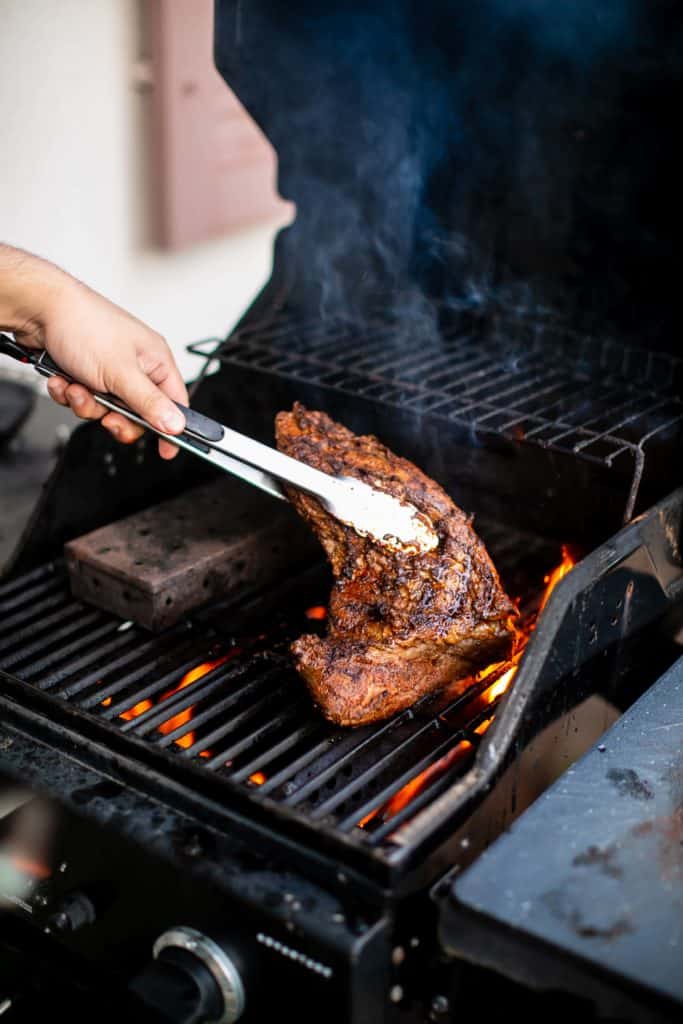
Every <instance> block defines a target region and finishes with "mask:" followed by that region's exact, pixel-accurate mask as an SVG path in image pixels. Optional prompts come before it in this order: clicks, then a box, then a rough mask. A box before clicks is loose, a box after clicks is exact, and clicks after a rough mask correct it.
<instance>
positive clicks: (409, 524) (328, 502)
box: [0, 333, 439, 551]
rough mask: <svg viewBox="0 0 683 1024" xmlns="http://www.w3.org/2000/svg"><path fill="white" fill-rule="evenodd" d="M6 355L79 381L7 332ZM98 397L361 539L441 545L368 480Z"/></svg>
mask: <svg viewBox="0 0 683 1024" xmlns="http://www.w3.org/2000/svg"><path fill="white" fill-rule="evenodd" d="M0 352H4V353H5V355H8V356H12V358H14V359H18V360H19V361H20V362H22V363H29V364H31V365H32V366H33V367H34V369H36V370H37V371H38V373H40V374H42V376H43V377H64V379H65V380H68V381H69V382H70V383H76V381H75V380H74V378H73V377H71V376H70V375H69V374H68V373H65V372H64V371H63V370H61V369H60V368H59V366H57V364H56V363H55V362H53V360H52V359H51V358H50V356H49V355H48V354H47V352H45V351H42V352H38V351H34V350H32V349H29V348H25V347H24V346H23V345H19V344H18V343H17V342H16V341H13V340H12V339H11V338H9V337H8V336H7V335H6V334H1V333H0ZM93 396H94V398H95V400H96V401H97V402H99V404H100V405H103V406H104V407H105V408H106V409H110V410H111V411H112V412H118V413H120V414H121V415H122V416H125V417H127V419H129V420H132V421H133V423H137V424H139V426H141V427H144V428H145V429H146V430H151V431H152V432H153V433H155V434H158V436H159V437H163V438H164V440H166V441H170V442H171V444H174V445H177V447H178V448H184V449H185V450H186V451H188V452H190V453H191V454H192V455H197V456H198V457H199V458H201V459H205V460H206V461H207V462H210V463H211V464H212V465H214V466H216V467H217V468H218V469H222V470H224V471H225V472H226V473H232V474H233V476H238V477H240V479H242V480H246V481H247V483H250V484H253V486H254V487H258V488H259V489H260V490H262V491H265V492H266V493H267V494H270V495H272V496H273V497H274V498H280V499H282V500H285V501H286V500H287V495H286V493H285V490H284V489H283V487H282V484H283V483H284V484H289V485H291V486H292V487H295V488H297V489H298V490H300V491H305V492H306V493H307V494H310V495H312V496H313V497H314V498H317V500H318V501H319V502H320V503H321V504H322V505H323V506H324V507H325V509H326V510H327V511H328V512H329V514H330V515H331V516H334V518H335V519H338V520H340V521H341V522H342V523H344V524H345V525H347V526H350V527H351V528H352V529H354V530H355V531H356V532H357V533H359V534H360V535H361V536H364V537H371V538H372V539H373V540H375V541H377V542H378V543H380V544H386V545H389V546H391V547H399V548H401V549H403V550H408V551H411V550H412V551H430V550H432V549H433V548H435V547H437V545H438V543H439V538H438V536H437V534H436V532H435V531H434V528H433V527H432V525H431V524H430V523H429V521H428V520H427V519H426V518H425V517H423V515H422V514H421V513H420V512H418V510H417V509H416V508H415V506H414V505H411V504H408V503H406V504H404V503H403V502H401V501H399V500H398V499H397V498H394V497H393V496H392V495H390V494H386V493H385V492H384V491H379V490H376V489H375V488H374V487H371V486H370V485H369V484H366V483H364V482H363V481H362V480H356V479H355V478H353V477H335V476H330V475H329V474H327V473H323V472H321V470H319V469H314V468H313V467H312V466H307V465H306V464H305V463H303V462H299V461H298V459H293V458H291V457H290V456H289V455H284V454H283V453H282V452H279V451H277V449H275V448H270V447H269V446H268V445H265V444H261V443H260V442H259V441H255V440H253V438H251V437H246V436H245V435H244V434H239V433H238V432H237V431H235V430H231V429H230V428H229V427H225V426H223V424H222V423H218V422H217V421H216V420H212V419H209V417H208V416H203V415H202V414H201V413H198V412H195V411H194V410H193V409H189V408H188V407H187V406H184V405H181V404H180V402H176V403H175V404H176V405H177V406H178V408H179V409H180V411H181V412H182V413H183V415H184V417H185V430H184V431H183V432H182V433H181V434H166V433H164V431H162V430H158V429H157V428H156V427H154V426H152V424H151V423H148V422H147V421H146V420H144V419H143V418H142V417H141V416H138V414H137V413H135V412H133V410H132V409H129V408H128V406H127V405H125V403H124V402H122V401H121V399H119V398H117V397H116V396H115V395H109V394H99V393H97V392H93Z"/></svg>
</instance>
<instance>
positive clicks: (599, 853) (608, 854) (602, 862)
mask: <svg viewBox="0 0 683 1024" xmlns="http://www.w3.org/2000/svg"><path fill="white" fill-rule="evenodd" d="M617 853H618V851H617V848H616V846H607V847H605V848H604V849H601V848H600V847H599V846H589V847H588V849H587V850H585V851H584V852H583V853H577V854H576V856H575V857H574V858H573V859H572V864H573V865H575V866H576V867H593V866H595V867H596V868H598V870H599V871H602V872H603V873H604V874H606V875H609V876H610V878H621V877H622V875H623V874H624V871H623V868H622V867H621V866H620V865H619V864H617V863H616V857H617Z"/></svg>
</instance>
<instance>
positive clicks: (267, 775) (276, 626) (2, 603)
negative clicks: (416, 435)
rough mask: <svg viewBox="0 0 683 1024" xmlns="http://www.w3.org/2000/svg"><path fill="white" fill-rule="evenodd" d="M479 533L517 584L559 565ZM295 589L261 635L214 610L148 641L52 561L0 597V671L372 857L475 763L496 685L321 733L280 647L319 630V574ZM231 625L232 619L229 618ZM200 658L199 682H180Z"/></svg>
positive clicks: (546, 550) (500, 534)
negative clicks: (438, 765)
mask: <svg viewBox="0 0 683 1024" xmlns="http://www.w3.org/2000/svg"><path fill="white" fill-rule="evenodd" d="M487 540H488V541H489V544H493V545H494V550H495V551H496V555H497V558H498V560H499V564H500V562H501V561H502V562H504V563H505V565H506V568H507V578H508V580H509V581H510V582H511V584H512V585H513V586H516V587H521V586H522V581H523V580H524V579H526V578H527V577H528V575H529V571H530V567H531V566H533V567H534V571H533V578H534V579H536V580H538V581H540V580H541V579H542V574H543V571H544V569H547V568H548V567H550V566H551V565H552V564H553V562H554V561H556V560H557V554H558V552H557V549H556V547H555V545H548V544H546V543H545V542H544V541H542V540H540V539H538V538H530V537H521V536H520V535H519V534H516V533H512V534H511V533H510V531H507V530H503V529H502V528H500V529H498V531H496V529H495V528H494V527H490V528H489V531H488V535H487ZM319 586H320V585H319ZM304 590H305V591H306V590H307V591H308V593H307V598H306V599H304V597H303V595H300V596H298V597H297V598H296V600H293V601H292V600H290V601H289V602H287V601H283V607H282V608H281V609H280V611H279V612H278V611H275V613H273V612H272V611H270V612H269V613H268V615H267V616H266V620H265V621H266V623H267V624H266V625H265V626H264V624H263V622H264V620H263V617H261V618H259V615H258V614H255V615H254V618H253V622H252V624H251V628H246V629H245V628H244V625H242V626H241V627H238V628H235V629H234V630H233V631H232V632H231V615H230V613H229V612H226V611H225V610H224V609H222V608H219V609H217V610H216V609H209V611H208V612H207V613H206V614H205V615H204V616H203V617H202V615H200V616H198V617H196V618H195V619H193V620H185V621H183V622H182V623H180V624H178V625H176V626H174V627H173V628H170V629H168V630H166V631H165V632H163V633H161V634H158V635H153V634H151V633H149V632H147V631H145V630H144V629H142V628H140V627H138V626H135V625H133V624H131V623H130V622H126V621H124V620H122V619H121V618H118V617H116V616H115V615H112V614H110V613H108V612H104V611H99V610H96V609H93V608H92V607H90V606H88V605H87V604H84V603H81V602H79V601H77V600H75V599H74V597H73V596H72V595H71V593H70V590H69V585H68V578H67V575H66V572H65V569H64V566H63V565H62V563H61V562H51V563H48V564H46V565H44V566H42V567H40V568H38V569H36V570H34V571H33V572H30V573H28V574H26V575H24V576H22V577H19V578H17V579H15V580H13V581H11V582H9V583H6V584H5V585H4V586H3V587H2V588H0V616H2V615H4V616H5V617H4V619H2V620H1V621H0V670H1V671H3V672H5V673H6V674H7V675H8V676H10V677H12V678H13V679H15V680H19V681H20V682H21V683H22V684H24V685H25V686H27V687H29V688H31V689H34V690H40V691H42V693H44V694H46V695H48V696H49V698H51V699H53V700H55V701H59V702H61V703H62V704H63V705H66V706H67V707H71V708H74V709H78V710H79V712H86V713H87V715H88V716H91V717H93V718H95V719H97V720H99V722H100V723H105V724H106V727H107V728H108V729H114V730H116V731H117V732H118V733H121V734H124V735H126V736H130V737H132V738H134V739H136V740H139V741H142V742H144V743H145V744H147V745H150V746H152V747H154V748H155V749H156V750H157V751H160V752H163V753H164V754H165V755H166V756H169V757H172V758H174V759H176V761H178V760H179V761H182V762H186V763H187V765H188V766H192V767H193V768H194V769H196V770H197V771H199V772H200V773H201V774H202V775H205V774H206V773H211V775H212V776H214V777H215V778H216V779H219V780H220V782H221V783H222V784H224V785H225V787H226V788H227V789H229V790H231V791H233V792H234V791H235V790H236V789H237V790H240V791H242V792H243V793H244V792H245V791H246V793H248V795H249V797H250V798H251V799H252V800H254V801H258V802H259V803H261V804H262V805H267V807H268V808H269V809H270V810H271V811H272V812H274V813H276V814H277V812H278V810H280V809H286V811H287V813H288V814H292V815H294V816H295V817H297V818H298V819H299V820H300V821H301V822H303V823H305V824H306V825H309V826H313V827H315V828H316V829H317V830H319V829H321V828H322V829H324V831H325V832H326V833H328V834H329V835H331V836H335V837H337V838H342V839H343V841H344V842H346V843H348V842H351V843H353V844H354V845H356V846H359V847H361V848H366V849H370V850H374V851H375V852H377V853H378V854H379V855H380V856H381V855H382V852H383V851H389V850H390V849H391V848H392V846H394V845H395V844H396V843H400V841H401V840H400V832H399V831H398V830H399V829H400V827H401V825H402V824H404V823H405V822H406V821H407V820H409V819H410V818H411V817H412V816H413V815H414V814H415V813H417V811H419V810H420V809H421V808H422V807H424V805H425V803H427V802H429V801H430V800H432V799H434V798H435V797H436V796H437V795H438V794H439V793H441V792H442V791H443V790H444V789H445V788H447V787H448V786H449V785H451V784H452V782H453V780H454V779H455V778H457V777H458V776H459V775H460V774H462V773H463V772H464V771H465V769H466V768H467V767H468V766H469V765H470V764H471V761H472V757H473V755H474V753H475V751H476V748H477V746H478V744H479V742H480V733H478V732H477V731H476V730H477V728H478V727H479V726H481V723H482V722H484V721H485V720H488V719H490V718H491V715H492V713H493V712H494V711H495V707H496V704H497V700H498V699H499V698H497V699H496V701H494V702H491V703H489V702H488V701H487V700H485V699H482V696H481V695H482V692H483V691H484V690H485V689H486V688H487V686H490V685H491V684H490V681H488V682H487V681H486V680H484V681H482V682H481V683H478V684H476V685H475V686H473V687H472V688H471V689H470V690H468V691H467V693H466V694H464V695H462V696H461V697H459V698H457V699H455V700H450V701H449V700H448V697H447V695H443V694H442V695H437V696H436V697H429V698H426V699H424V700H423V701H421V702H420V703H418V704H417V705H415V706H414V707H413V708H412V709H410V710H408V711H405V712H403V713H402V714H399V715H398V716H395V717H394V718H392V719H390V720H389V721H387V722H384V723H381V724H378V725H372V726H367V727H363V728H360V729H354V730H343V729H339V728H336V727H334V726H332V725H331V724H330V723H328V722H326V721H325V719H323V717H322V716H321V715H320V714H319V712H318V711H317V710H316V709H315V708H314V707H313V705H312V703H311V701H310V698H309V696H308V693H307V691H306V689H305V687H304V685H303V683H302V681H301V680H300V679H299V677H298V676H297V674H296V672H295V671H294V669H293V668H292V666H291V661H290V657H289V654H288V650H287V647H288V642H289V639H290V638H291V637H292V636H295V635H297V634H298V633H300V632H304V631H311V629H312V628H315V626H314V623H312V622H311V621H309V620H308V619H307V618H306V615H305V611H306V608H307V607H308V606H309V605H311V604H313V603H314V599H315V598H316V597H317V598H318V599H319V598H322V597H323V596H324V594H325V592H326V581H325V583H323V585H322V588H321V589H319V591H318V593H317V594H315V593H313V592H312V591H310V589H309V588H308V585H306V586H305V587H304ZM287 605H288V607H287ZM232 620H233V625H235V626H236V613H235V614H233V616H232ZM221 659H225V660H221ZM207 663H210V664H213V667H208V666H207ZM214 663H215V664H214ZM199 665H202V666H203V674H201V675H198V677H197V678H196V679H195V680H194V681H193V682H191V683H189V684H187V685H184V686H183V688H181V689H178V687H179V686H180V685H181V684H182V682H183V680H184V678H185V679H187V675H186V674H187V673H188V672H190V671H191V670H193V669H196V667H197V666H199ZM461 755H462V756H461ZM441 758H448V759H449V760H448V762H447V763H446V764H445V765H444V766H442V769H441V770H440V771H439V772H438V773H436V774H435V776H434V777H433V778H430V779H429V781H428V784H427V785H425V787H424V789H423V790H422V791H421V792H419V793H418V794H417V795H416V796H415V797H414V799H412V800H411V801H410V802H409V803H407V804H406V805H405V806H404V807H402V808H397V809H396V813H392V814H391V816H387V815H386V814H382V813H379V814H376V815H375V816H374V818H373V819H372V821H370V822H368V823H366V827H359V824H360V823H361V822H362V821H363V819H365V818H366V817H367V816H368V815H370V814H371V812H372V811H373V810H375V809H376V808H378V807H380V808H381V807H383V806H384V805H385V804H387V802H388V801H389V800H391V798H392V797H394V796H395V795H396V794H397V793H398V792H399V791H400V790H401V789H402V787H404V786H405V785H406V784H407V783H408V782H410V781H411V780H412V779H414V778H415V776H416V775H418V774H419V773H421V772H423V771H424V770H425V769H427V768H429V767H430V766H431V765H433V764H434V763H435V762H437V761H439V759H441Z"/></svg>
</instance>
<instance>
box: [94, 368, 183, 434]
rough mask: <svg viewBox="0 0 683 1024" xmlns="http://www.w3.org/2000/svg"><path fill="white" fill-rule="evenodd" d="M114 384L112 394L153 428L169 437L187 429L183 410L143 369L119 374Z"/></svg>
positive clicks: (134, 369)
mask: <svg viewBox="0 0 683 1024" xmlns="http://www.w3.org/2000/svg"><path fill="white" fill-rule="evenodd" d="M112 383H113V387H112V390H113V391H114V392H115V393H116V394H117V395H118V396H119V397H120V398H122V399H123V401H124V402H126V403H127V404H128V405H129V406H130V407H131V409H132V410H133V412H136V413H137V414H138V416H142V418H143V419H145V420H147V422H148V423H151V424H152V426H153V427H156V428H157V429H158V430H163V431H164V433H166V434H179V433H180V432H181V431H182V430H183V429H184V428H185V417H184V416H183V414H182V413H181V411H180V409H178V408H177V406H175V405H174V404H173V402H172V401H171V399H170V398H168V397H167V395H165V394H164V393H163V391H162V390H161V389H160V388H159V387H157V385H156V384H153V383H152V381H151V380H150V379H149V377H148V376H147V374H145V373H143V372H142V370H141V369H139V367H137V366H136V367H134V368H133V367H131V369H130V371H129V372H126V373H125V374H117V375H116V376H115V378H114V380H113V382H112Z"/></svg>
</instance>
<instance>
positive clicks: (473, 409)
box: [190, 315, 683, 518]
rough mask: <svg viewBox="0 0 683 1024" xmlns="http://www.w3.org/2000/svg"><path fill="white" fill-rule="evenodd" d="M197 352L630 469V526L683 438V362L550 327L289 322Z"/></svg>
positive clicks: (283, 319)
mask: <svg viewBox="0 0 683 1024" xmlns="http://www.w3.org/2000/svg"><path fill="white" fill-rule="evenodd" d="M190 351H192V352H193V353H195V354H198V355H202V356H205V357H209V356H211V357H214V358H215V357H218V358H219V359H220V360H221V361H223V362H225V363H227V364H231V365H233V366H241V367H245V368H247V369H254V370H258V371H261V372H264V373H268V374H274V375H278V376H280V377H284V378H288V379H290V380H294V381H296V382H299V383H301V384H307V385H311V384H312V385H316V386H322V387H324V388H329V389H333V390H335V391H338V392H341V393H343V394H347V395H349V396H353V397H354V398H355V397H360V398H366V399H369V400H371V401H373V402H376V403H381V404H384V405H386V406H389V407H393V408H394V409H400V410H402V411H407V412H409V413H410V414H413V415H417V416H423V415H428V416H429V417H430V418H434V419H436V420H437V421H439V420H440V421H446V422H448V423H450V424H458V425H460V426H461V427H465V428H467V429H468V430H469V431H470V432H471V433H472V435H473V436H474V437H475V438H480V439H481V440H485V438H486V435H498V436H503V437H506V438H509V439H511V440H515V441H520V440H523V441H524V442H528V443H531V444H533V445H537V446H541V447H543V448H546V449H551V450H555V451H559V452H563V453H566V454H569V455H572V456H575V457H579V458H580V459H582V460H587V461H589V462H592V463H594V464H595V463H598V464H600V465H602V466H606V467H608V468H611V467H612V466H619V467H620V468H621V469H622V472H627V473H628V474H629V475H630V476H631V478H632V483H631V487H630V492H629V495H628V500H627V508H626V518H629V517H630V514H631V513H632V511H633V506H634V504H635V498H636V494H637V490H638V485H639V483H640V480H641V477H642V473H643V468H644V464H645V456H646V451H647V448H648V447H649V446H650V445H651V444H652V443H654V442H656V441H665V442H666V443H667V444H668V443H669V442H670V441H671V440H672V439H673V438H676V437H678V436H680V435H681V433H683V402H682V401H681V397H680V390H681V383H683V359H678V358H675V357H672V356H670V355H667V354H665V353H657V352H652V351H647V350H645V349H640V348H636V347H628V346H624V345H622V344H621V343H618V342H616V341H612V340H597V339H595V338H593V337H589V336H585V335H584V336H579V335H574V334H572V333H570V332H568V331H567V330H566V329H564V328H562V329H560V328H558V327H556V326H554V325H552V324H551V323H548V322H547V321H541V322H539V321H536V320H534V321H528V322H525V321H524V320H521V319H516V320H515V322H514V327H513V328H510V327H509V326H507V325H506V324H505V323H504V322H502V323H501V324H497V323H496V322H495V321H489V322H487V323H486V324H485V325H482V324H478V325H474V326H473V325H472V323H467V324H465V323H464V322H457V323H455V324H451V325H450V326H448V327H446V328H440V329H438V330H436V329H435V328H434V327H433V325H432V324H431V323H429V324H424V323H423V324H419V323H417V324H415V325H414V326H412V327H411V322H410V321H407V322H399V321H394V322H391V321H388V320H386V319H384V320H382V319H377V320H374V321H371V322H370V323H367V324H365V325H364V327H363V329H362V330H359V329H358V327H357V326H354V324H352V323H350V322H347V321H344V320H340V319H337V320H323V321H315V322H307V323H306V322H304V323H302V322H301V321H298V320H294V319H293V318H290V317H288V316H286V315H281V316H280V317H279V318H278V319H275V320H274V321H270V322H269V323H267V324H266V323H253V322H249V323H247V324H245V325H244V326H242V327H240V328H239V329H238V330H237V331H236V332H235V333H233V334H232V335H231V336H230V337H229V338H228V339H227V340H226V341H224V342H222V343H219V344H216V342H215V341H211V342H198V343H195V344H194V345H191V346H190Z"/></svg>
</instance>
